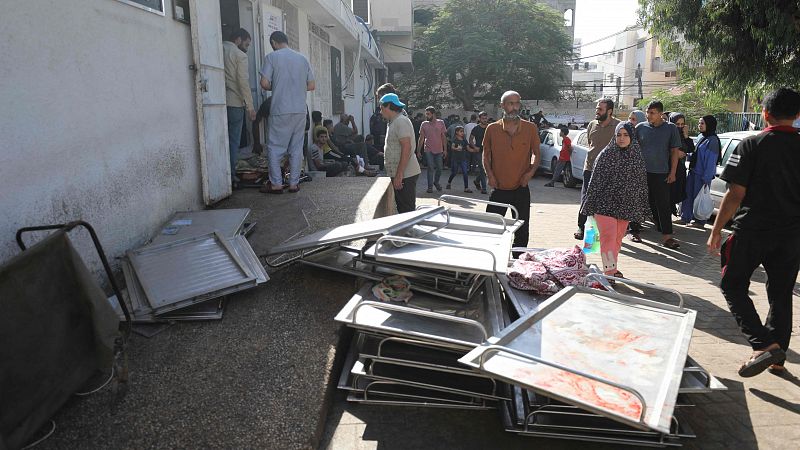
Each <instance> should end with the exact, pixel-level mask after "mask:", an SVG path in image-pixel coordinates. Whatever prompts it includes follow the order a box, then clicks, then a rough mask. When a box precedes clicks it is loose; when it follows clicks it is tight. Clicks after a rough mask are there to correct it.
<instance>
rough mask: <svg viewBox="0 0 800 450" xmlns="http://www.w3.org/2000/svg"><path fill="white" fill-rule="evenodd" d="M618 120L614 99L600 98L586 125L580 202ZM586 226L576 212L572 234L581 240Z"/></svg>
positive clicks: (579, 214) (612, 135) (612, 137)
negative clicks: (598, 157)
mask: <svg viewBox="0 0 800 450" xmlns="http://www.w3.org/2000/svg"><path fill="white" fill-rule="evenodd" d="M617 124H619V120H618V119H615V118H614V101H613V100H611V99H610V98H601V99H600V100H598V101H597V106H596V107H595V109H594V120H593V121H591V122H589V126H587V127H586V137H587V138H588V140H589V153H588V154H587V155H586V162H585V163H584V164H583V184H582V185H581V204H583V201H584V200H585V199H586V190H587V189H589V181H590V180H591V179H592V168H593V167H594V160H595V159H597V155H599V154H600V152H601V151H603V149H604V148H606V146H607V145H608V143H609V142H611V139H614V130H615V129H616V128H617ZM585 226H586V216H584V215H583V214H581V213H578V231H576V232H575V234H573V237H574V238H575V239H577V240H579V241H580V240H583V229H584V227H585Z"/></svg>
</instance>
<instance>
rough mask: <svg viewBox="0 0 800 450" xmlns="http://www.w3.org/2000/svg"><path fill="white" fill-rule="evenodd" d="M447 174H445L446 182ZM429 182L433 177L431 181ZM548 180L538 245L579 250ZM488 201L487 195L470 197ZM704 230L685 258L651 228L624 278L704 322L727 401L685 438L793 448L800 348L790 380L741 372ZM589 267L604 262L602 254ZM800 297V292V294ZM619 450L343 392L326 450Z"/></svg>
mask: <svg viewBox="0 0 800 450" xmlns="http://www.w3.org/2000/svg"><path fill="white" fill-rule="evenodd" d="M447 174H448V173H447V172H445V175H447ZM421 179H424V174H423V177H421ZM546 182H547V177H543V176H538V177H536V178H535V179H533V180H532V181H531V187H532V193H533V195H532V199H533V205H532V207H531V227H530V228H531V239H532V240H531V242H530V245H531V246H532V247H550V248H552V247H566V246H572V245H575V244H576V242H577V241H575V240H574V239H573V237H572V233H573V232H574V231H575V228H576V215H577V212H578V201H579V195H580V191H579V190H578V189H566V188H564V187H563V186H561V185H560V184H559V185H557V187H556V188H547V187H543V185H544V183H546ZM425 187H426V186H425V183H424V182H423V183H418V185H417V191H418V204H431V203H435V201H436V200H435V199H436V198H437V197H438V196H439V195H440V194H444V193H452V194H454V195H465V194H463V193H462V192H461V190H460V189H458V190H454V191H452V192H448V191H444V192H442V193H436V192H434V194H426V193H425ZM466 195H468V196H472V197H476V198H487V197H488V196H485V195H481V194H466ZM709 228H710V227H708V226H707V227H706V229H705V230H701V229H698V228H691V227H684V226H676V227H675V237H676V239H678V240H679V241H680V243H681V248H680V249H679V250H677V251H675V250H669V249H666V248H663V247H660V246H659V245H658V242H659V241H658V238H659V236H658V234H657V233H656V232H655V231H654V230H651V229H649V228H646V229H645V231H644V232H643V234H642V237H643V239H644V242H643V243H641V244H635V243H633V242H630V241H629V240H627V239H626V241H625V242H624V243H623V249H622V253H621V255H620V262H619V267H620V270H621V271H623V272H624V273H625V276H626V277H628V278H631V279H634V280H639V281H648V282H652V283H655V284H659V285H663V286H669V287H673V288H675V289H677V290H679V291H680V292H682V293H683V294H684V295H685V299H686V303H685V305H686V307H688V308H692V309H695V310H697V312H698V316H697V322H696V324H695V332H694V334H693V339H692V345H691V349H690V354H691V355H692V357H693V358H694V359H695V360H697V362H698V363H700V364H701V365H702V366H704V367H705V368H706V369H708V370H709V371H710V372H711V373H712V374H713V375H715V376H716V377H717V378H719V379H720V380H721V381H722V382H723V383H724V384H725V385H726V386H727V387H728V389H729V390H728V391H727V392H724V393H717V394H710V395H695V396H693V397H691V398H692V399H694V400H695V402H696V404H697V407H696V408H691V409H690V411H691V412H690V413H689V414H687V416H688V420H689V423H690V425H691V427H692V428H693V429H694V431H695V432H696V434H697V436H698V438H697V439H695V440H685V447H686V448H697V449H704V450H705V449H733V448H736V449H749V448H765V449H794V448H797V447H798V441H800V379H798V378H797V377H796V376H798V375H800V355H798V351H800V350H794V351H792V350H790V352H789V354H788V364H787V368H788V371H789V372H790V375H789V376H788V377H786V378H781V377H777V376H774V375H771V374H769V373H766V372H765V373H764V374H762V375H759V376H757V377H754V378H750V379H743V378H740V377H739V376H738V375H737V374H736V370H737V368H738V366H739V364H741V362H742V361H743V360H744V359H746V357H747V356H748V355H749V353H750V349H749V346H747V342H746V340H745V339H744V337H742V335H741V333H740V332H739V330H738V328H737V326H736V323H735V322H734V320H733V318H732V317H731V315H730V313H729V311H728V309H727V306H726V303H725V300H724V298H723V297H722V295H721V294H720V292H719V289H718V284H719V277H720V275H719V259H718V257H716V256H711V255H709V254H708V253H707V252H706V248H705V240H706V238H707V236H708V231H709ZM589 262H593V263H597V264H599V263H600V257H599V256H598V255H590V256H589ZM765 282H766V276H765V274H764V272H763V270H761V269H759V271H757V272H756V274H755V275H754V277H753V283H752V285H751V288H750V289H751V295H753V298H754V300H755V302H756V304H757V307H758V310H759V313H760V314H761V315H762V318H763V317H764V316H765V315H766V312H767V308H768V305H767V298H766V291H765ZM796 295H800V289H797V290H796ZM799 325H800V302H798V301H797V300H796V301H795V305H794V330H795V332H794V336H796V337H795V338H794V339H795V340H794V341H793V343H792V345H793V347H794V348H795V349H800V336H798V334H800V326H799ZM536 446H540V447H541V448H548V449H553V448H593V449H594V448H597V449H601V448H611V447H607V446H601V445H591V444H587V443H579V442H570V441H554V440H547V441H545V440H539V439H531V438H523V437H517V436H513V435H511V434H509V433H506V432H504V431H503V430H502V428H501V424H500V420H499V418H498V417H497V416H496V414H495V413H494V412H480V413H478V412H462V411H458V412H453V411H447V410H435V409H427V410H426V409H420V408H398V407H394V408H392V407H378V406H357V405H350V404H347V403H346V401H345V400H344V396H343V395H341V394H337V397H336V403H335V405H334V407H333V408H332V409H331V412H330V413H329V415H328V423H327V428H326V434H325V437H324V439H323V443H322V446H321V448H331V449H356V448H359V449H362V448H363V449H369V448H380V449H391V448H403V449H412V448H420V449H421V448H426V449H427V448H459V449H471V448H476V449H477V448H487V449H488V448H503V449H511V448H534V447H536Z"/></svg>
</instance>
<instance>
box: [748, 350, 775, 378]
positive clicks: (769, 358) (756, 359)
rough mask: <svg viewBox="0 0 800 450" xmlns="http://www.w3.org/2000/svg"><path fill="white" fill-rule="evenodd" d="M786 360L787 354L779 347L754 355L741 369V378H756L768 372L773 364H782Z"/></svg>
mask: <svg viewBox="0 0 800 450" xmlns="http://www.w3.org/2000/svg"><path fill="white" fill-rule="evenodd" d="M785 360H786V353H785V352H784V351H783V350H782V349H781V348H780V347H779V348H775V349H772V350H764V351H762V352H761V353H759V354H758V355H755V354H754V355H753V356H752V357H750V359H749V360H748V361H747V362H746V363H744V364H742V366H741V367H739V376H740V377H742V378H750V377H754V376H756V375H758V374H760V373H761V372H763V371H765V370H767V368H769V367H770V366H772V365H773V364H778V363H782V362H783V361H785Z"/></svg>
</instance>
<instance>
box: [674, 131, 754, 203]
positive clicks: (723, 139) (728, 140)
mask: <svg viewBox="0 0 800 450" xmlns="http://www.w3.org/2000/svg"><path fill="white" fill-rule="evenodd" d="M758 133H761V132H760V131H733V132H730V133H722V134H720V135H718V136H719V142H720V150H721V152H722V161H720V162H719V163H718V164H717V174H716V176H715V177H714V179H713V180H712V181H711V200H712V201H713V202H714V210H715V211H714V212H715V213H716V210H718V209H719V206H720V204H721V203H722V196H724V195H725V192H726V191H727V190H728V183H726V182H724V181H722V179H721V178H720V177H719V176H720V175H721V174H722V169H724V168H725V164H726V163H727V162H728V158H730V157H731V155H732V154H733V151H734V150H735V149H736V147H738V146H739V143H740V142H742V139H744V138H746V137H748V136H754V135H756V134H758ZM696 141H697V139H695V143H696ZM686 165H687V168H688V165H689V163H688V161H687V163H686Z"/></svg>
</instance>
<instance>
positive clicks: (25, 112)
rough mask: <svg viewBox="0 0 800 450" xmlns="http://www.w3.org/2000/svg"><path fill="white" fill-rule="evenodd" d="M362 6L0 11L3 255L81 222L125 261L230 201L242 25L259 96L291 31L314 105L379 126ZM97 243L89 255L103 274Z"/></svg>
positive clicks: (375, 58) (287, 1)
mask: <svg viewBox="0 0 800 450" xmlns="http://www.w3.org/2000/svg"><path fill="white" fill-rule="evenodd" d="M398 1H401V0H398ZM407 3H410V0H408V1H407ZM355 6H356V5H355V4H351V3H348V2H343V1H342V0H272V1H269V0H94V1H91V2H87V1H84V0H62V1H58V2H34V1H29V2H17V3H16V4H15V6H14V7H13V8H8V9H7V10H6V11H4V14H3V15H2V16H0V36H1V37H2V39H0V60H2V61H3V69H2V80H3V89H2V90H0V104H2V105H3V106H2V109H0V136H2V137H3V147H4V151H3V152H2V156H0V160H1V161H2V164H0V189H2V192H3V193H4V194H3V195H2V196H0V210H1V211H3V214H2V217H0V261H5V260H7V259H8V258H9V257H10V256H12V255H14V254H15V253H17V252H18V249H17V248H16V244H15V243H14V233H15V231H16V230H17V229H18V228H20V227H24V226H32V225H41V224H53V223H65V222H69V221H72V220H77V219H83V220H86V221H88V222H89V223H91V224H92V225H93V226H94V227H95V228H96V229H97V231H98V233H99V236H100V239H101V241H102V243H103V245H104V247H105V249H106V251H107V253H108V254H109V256H110V257H112V258H113V257H116V256H119V255H121V254H123V253H124V252H125V251H126V250H128V249H130V248H132V247H134V246H137V245H139V244H141V243H143V242H144V241H145V240H146V239H148V238H149V237H150V236H151V235H152V234H153V233H154V232H155V231H156V230H157V227H158V226H159V225H160V224H161V223H163V222H164V221H165V220H166V219H167V218H168V217H169V216H170V215H171V214H172V213H173V212H174V211H176V210H189V209H199V208H202V207H203V206H204V205H207V204H213V203H215V202H216V201H219V200H220V199H222V198H225V197H227V196H229V195H230V194H231V190H230V189H231V187H230V168H229V157H228V137H227V115H226V110H225V85H224V76H223V69H222V40H223V36H227V34H228V33H229V32H230V31H233V30H235V29H237V28H239V27H242V28H245V29H247V30H248V31H249V32H250V33H251V34H252V36H253V43H252V45H251V46H250V49H249V52H248V56H249V59H250V84H251V89H252V92H253V94H254V99H255V102H256V104H257V105H258V104H260V103H261V102H262V101H263V100H264V99H265V98H266V97H267V96H268V95H269V93H267V92H263V91H262V90H261V89H260V87H259V86H258V79H259V77H258V72H259V70H260V69H261V64H262V60H263V56H264V54H265V53H267V52H269V51H271V47H270V46H269V42H268V39H269V34H270V33H272V32H273V31H275V30H283V31H284V32H286V34H287V35H288V37H289V45H290V47H292V48H293V49H295V50H297V51H300V52H301V53H303V54H305V55H306V56H307V57H308V58H309V60H310V62H311V65H312V67H313V70H314V72H315V75H316V86H317V88H316V90H315V91H314V92H312V93H309V94H308V97H307V104H308V106H309V109H310V110H314V109H317V110H320V111H322V112H323V114H324V115H325V116H326V117H332V116H334V115H335V114H337V113H341V112H347V113H349V114H352V115H353V116H355V119H356V123H357V124H359V125H360V128H361V129H364V128H368V118H369V115H370V114H371V113H372V111H371V108H370V107H368V106H366V105H367V103H368V102H369V101H370V100H371V96H372V92H373V91H374V87H375V80H376V78H377V76H378V74H379V73H381V72H382V71H383V70H384V69H385V68H384V65H383V62H382V60H383V54H382V52H381V49H380V48H379V45H378V43H377V42H376V40H375V39H374V38H373V36H372V34H371V32H370V30H369V29H368V27H367V26H366V25H365V24H363V23H361V21H360V20H359V19H357V18H356V15H355V14H354V13H353V10H352V8H353V7H355ZM262 140H263V137H262ZM243 151H245V152H246V149H243ZM90 248H91V247H90V245H88V244H87V245H86V246H85V247H82V248H79V251H81V253H83V255H84V256H85V258H86V259H87V260H89V261H90V264H92V265H93V268H94V269H96V268H97V267H99V265H98V263H97V260H96V259H95V258H94V256H93V255H92V252H91V251H89V249H90Z"/></svg>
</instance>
